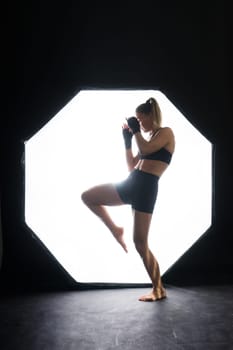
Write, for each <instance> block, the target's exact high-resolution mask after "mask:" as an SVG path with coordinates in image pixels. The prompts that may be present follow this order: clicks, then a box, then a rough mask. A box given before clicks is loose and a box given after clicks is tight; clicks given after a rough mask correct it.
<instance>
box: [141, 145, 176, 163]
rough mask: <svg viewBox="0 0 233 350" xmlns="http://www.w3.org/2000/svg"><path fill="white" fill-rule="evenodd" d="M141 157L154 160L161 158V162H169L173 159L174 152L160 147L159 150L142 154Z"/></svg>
mask: <svg viewBox="0 0 233 350" xmlns="http://www.w3.org/2000/svg"><path fill="white" fill-rule="evenodd" d="M139 157H140V159H152V160H160V161H161V162H165V163H167V164H169V163H170V162H171V159H172V154H171V153H170V152H169V151H168V150H167V149H166V148H164V147H162V148H160V149H159V150H158V151H156V152H153V153H149V154H140V153H139Z"/></svg>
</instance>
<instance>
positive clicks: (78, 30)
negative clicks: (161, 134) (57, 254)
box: [0, 1, 233, 292]
mask: <svg viewBox="0 0 233 350" xmlns="http://www.w3.org/2000/svg"><path fill="white" fill-rule="evenodd" d="M6 18H7V22H6V25H5V28H4V29H5V30H4V39H6V40H4V44H6V46H5V47H4V49H3V51H2V52H3V54H2V56H3V58H5V61H4V64H3V65H2V68H3V76H4V78H5V79H4V80H3V82H4V86H3V88H4V89H3V90H4V93H3V95H2V96H4V101H3V106H6V107H7V109H6V112H4V113H2V118H1V151H0V152H1V215H2V237H3V259H2V268H1V273H0V291H3V292H4V291H7V292H10V291H21V290H23V291H24V290H39V289H42V290H48V289H69V288H77V287H82V286H80V285H79V284H76V283H74V281H73V280H72V279H71V278H70V277H69V276H68V275H67V274H66V272H65V271H64V270H63V268H62V267H61V266H60V265H59V264H58V263H57V261H56V260H55V259H54V258H53V256H51V254H50V253H49V252H48V251H47V249H46V248H45V247H44V246H43V244H42V243H41V242H40V241H39V240H38V239H36V237H35V236H34V235H33V232H31V231H30V229H28V228H27V227H26V225H25V223H24V140H26V139H27V138H29V137H31V136H32V135H33V134H34V133H35V132H37V131H38V130H39V129H40V128H41V127H42V126H43V125H44V124H45V123H47V122H48V120H49V119H50V118H52V117H53V116H54V115H55V114H56V113H57V112H58V111H59V110H60V109H61V108H62V107H63V106H64V105H65V104H66V103H67V102H69V101H70V100H71V99H72V98H73V97H74V96H75V95H76V94H77V93H78V91H79V90H80V89H85V88H98V89H102V88H104V89H144V88H146V89H147V88H149V89H159V90H161V91H162V92H163V93H164V94H165V95H166V96H167V97H168V98H169V99H170V100H171V101H172V102H173V104H174V105H175V106H176V107H177V108H178V109H179V110H180V111H181V112H183V113H184V114H185V115H186V116H187V117H188V118H189V120H190V121H191V122H192V123H193V125H194V126H195V127H197V128H198V129H199V130H200V131H201V132H202V133H203V134H204V135H205V136H206V137H207V138H208V139H209V140H210V141H211V142H212V143H213V164H214V165H213V225H212V227H211V228H210V229H209V230H208V231H207V232H206V233H205V234H204V235H203V236H202V238H201V239H200V240H199V241H198V242H197V243H196V244H195V245H194V246H193V247H192V248H191V250H190V251H188V252H187V253H186V254H185V255H184V256H183V257H182V258H181V259H180V260H179V261H178V262H177V263H176V264H175V265H174V266H173V267H172V268H171V269H170V270H169V271H168V272H167V273H166V274H165V275H164V282H166V283H171V284H176V285H184V284H209V283H221V284H224V283H232V281H233V254H232V247H233V238H232V216H233V215H232V170H231V160H232V136H231V135H232V132H231V118H232V106H231V60H232V56H231V49H232V24H231V21H230V11H229V8H227V4H226V2H224V1H221V2H220V1H187V2H186V3H183V2H178V1H170V2H169V1H161V2H159V1H153V2H146V1H144V2H142V3H137V2H133V1H132V2H129V3H127V2H126V1H124V2H123V4H121V3H120V2H119V1H118V2H111V1H109V2H108V4H107V5H106V4H103V3H101V2H95V3H94V4H91V3H87V2H86V3H84V4H82V3H81V2H78V1H70V2H69V1H66V2H65V1H64V2H53V1H47V2H46V1H44V2H42V1H37V2H34V1H31V2H26V1H22V2H18V3H14V2H11V4H10V5H8V11H7V13H6ZM113 108H114V106H113ZM110 115H111V111H110ZM109 122H111V119H110V121H109ZM85 123H87V125H88V127H91V119H90V121H88V120H87V121H85ZM78 132H79V131H78ZM80 132H82V130H80ZM77 136H78V135H77ZM184 162H185V160H184ZM180 215H181V216H182V213H180ZM81 229H82V228H80V230H81ZM174 234H175V233H174ZM168 244H169V242H168Z"/></svg>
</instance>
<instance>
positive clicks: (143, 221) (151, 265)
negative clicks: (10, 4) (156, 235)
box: [133, 210, 166, 301]
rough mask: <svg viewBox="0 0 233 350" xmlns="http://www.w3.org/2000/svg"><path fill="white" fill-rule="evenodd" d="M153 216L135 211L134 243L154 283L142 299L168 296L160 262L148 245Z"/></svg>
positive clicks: (149, 299) (153, 299)
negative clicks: (162, 278)
mask: <svg viewBox="0 0 233 350" xmlns="http://www.w3.org/2000/svg"><path fill="white" fill-rule="evenodd" d="M151 218H152V214H149V213H144V212H140V211H137V210H135V211H134V228H133V233H134V237H133V238H134V244H135V247H136V249H137V251H138V253H139V254H140V256H141V258H142V260H143V263H144V266H145V268H146V271H147V273H148V275H149V276H150V279H151V281H152V284H153V289H152V291H151V293H149V294H148V295H144V296H142V297H140V298H139V300H140V301H155V300H159V299H162V298H165V297H166V292H165V289H164V287H163V284H162V280H161V276H160V270H159V264H158V262H157V260H156V259H155V257H154V255H153V254H152V252H151V251H150V249H149V247H148V234H149V228H150V223H151Z"/></svg>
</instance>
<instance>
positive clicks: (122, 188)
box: [115, 169, 159, 214]
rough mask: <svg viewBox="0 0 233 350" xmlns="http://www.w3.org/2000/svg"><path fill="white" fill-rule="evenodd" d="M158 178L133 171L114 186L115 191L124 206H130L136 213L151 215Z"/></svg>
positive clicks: (139, 171) (136, 170)
mask: <svg viewBox="0 0 233 350" xmlns="http://www.w3.org/2000/svg"><path fill="white" fill-rule="evenodd" d="M158 180H159V177H158V176H156V175H153V174H149V173H146V172H144V171H141V170H138V169H134V170H133V171H132V172H131V173H130V174H129V176H128V177H127V179H126V180H124V181H122V182H119V183H117V184H115V186H116V190H117V192H118V194H119V196H120V198H121V200H122V201H123V202H124V203H125V204H131V206H132V208H133V209H135V210H138V211H142V212H146V213H151V214H152V213H153V210H154V206H155V202H156V198H157V193H158Z"/></svg>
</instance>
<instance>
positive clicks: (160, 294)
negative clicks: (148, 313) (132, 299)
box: [138, 288, 167, 301]
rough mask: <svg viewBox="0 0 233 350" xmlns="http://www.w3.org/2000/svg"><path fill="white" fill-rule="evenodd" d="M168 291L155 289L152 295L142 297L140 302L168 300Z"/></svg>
mask: <svg viewBox="0 0 233 350" xmlns="http://www.w3.org/2000/svg"><path fill="white" fill-rule="evenodd" d="M166 296H167V295H166V291H165V289H164V288H153V289H152V291H151V293H149V294H146V295H143V296H141V297H140V298H139V299H138V300H139V301H158V300H161V299H164V298H166Z"/></svg>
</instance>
